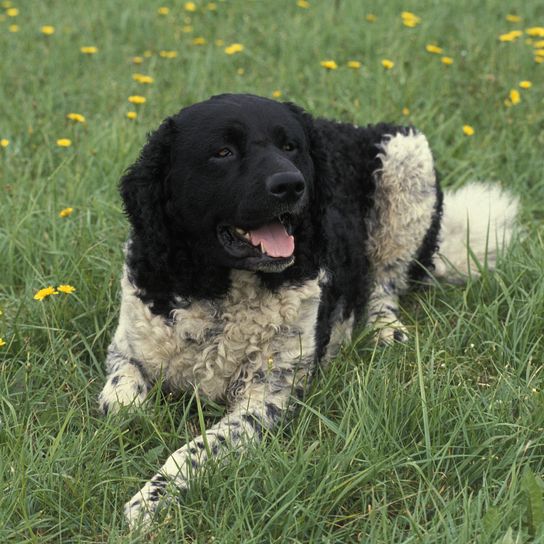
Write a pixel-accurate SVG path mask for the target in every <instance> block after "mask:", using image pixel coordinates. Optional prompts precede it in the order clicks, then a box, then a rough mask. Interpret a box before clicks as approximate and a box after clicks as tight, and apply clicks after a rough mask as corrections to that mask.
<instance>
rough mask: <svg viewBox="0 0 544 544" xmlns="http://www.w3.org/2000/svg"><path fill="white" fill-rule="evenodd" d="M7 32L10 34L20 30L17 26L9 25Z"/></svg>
mask: <svg viewBox="0 0 544 544" xmlns="http://www.w3.org/2000/svg"><path fill="white" fill-rule="evenodd" d="M8 30H9V31H10V32H19V30H20V28H19V25H9V26H8Z"/></svg>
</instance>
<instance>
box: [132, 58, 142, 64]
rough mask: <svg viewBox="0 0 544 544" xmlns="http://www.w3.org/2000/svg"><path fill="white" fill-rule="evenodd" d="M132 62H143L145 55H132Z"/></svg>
mask: <svg viewBox="0 0 544 544" xmlns="http://www.w3.org/2000/svg"><path fill="white" fill-rule="evenodd" d="M131 60H132V62H133V64H142V62H143V61H144V58H143V57H132V59H131Z"/></svg>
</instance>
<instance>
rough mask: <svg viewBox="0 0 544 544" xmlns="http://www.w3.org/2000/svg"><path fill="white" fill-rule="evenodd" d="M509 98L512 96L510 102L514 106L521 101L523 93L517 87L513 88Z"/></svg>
mask: <svg viewBox="0 0 544 544" xmlns="http://www.w3.org/2000/svg"><path fill="white" fill-rule="evenodd" d="M508 98H510V102H512V105H513V106H515V105H516V104H519V103H520V102H521V95H520V94H519V91H518V90H517V89H512V90H511V91H510V93H509V94H508Z"/></svg>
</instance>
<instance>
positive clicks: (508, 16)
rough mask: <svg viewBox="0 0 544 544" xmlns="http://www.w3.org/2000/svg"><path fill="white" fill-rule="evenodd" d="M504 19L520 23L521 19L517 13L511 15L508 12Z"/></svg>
mask: <svg viewBox="0 0 544 544" xmlns="http://www.w3.org/2000/svg"><path fill="white" fill-rule="evenodd" d="M505 19H506V20H507V21H508V22H509V23H520V22H521V21H522V20H523V19H522V18H521V17H520V16H519V15H513V14H511V13H509V14H508V15H507V16H506V17H505Z"/></svg>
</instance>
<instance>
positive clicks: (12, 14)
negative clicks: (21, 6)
mask: <svg viewBox="0 0 544 544" xmlns="http://www.w3.org/2000/svg"><path fill="white" fill-rule="evenodd" d="M6 15H7V16H8V17H17V15H19V10H18V9H17V8H8V9H7V10H6Z"/></svg>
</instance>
